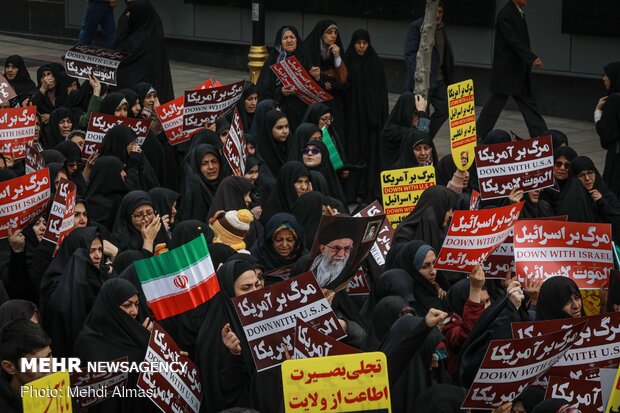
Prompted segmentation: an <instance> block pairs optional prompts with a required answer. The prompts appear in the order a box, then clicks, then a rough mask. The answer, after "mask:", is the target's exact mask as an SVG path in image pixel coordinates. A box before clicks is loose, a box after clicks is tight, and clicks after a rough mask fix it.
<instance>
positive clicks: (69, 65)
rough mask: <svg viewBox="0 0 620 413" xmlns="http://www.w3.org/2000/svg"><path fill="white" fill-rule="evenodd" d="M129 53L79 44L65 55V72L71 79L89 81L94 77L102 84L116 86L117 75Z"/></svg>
mask: <svg viewBox="0 0 620 413" xmlns="http://www.w3.org/2000/svg"><path fill="white" fill-rule="evenodd" d="M127 56H129V54H128V53H123V52H119V51H117V50H110V49H103V48H100V47H94V46H87V45H85V44H77V45H75V46H73V47H72V48H71V49H69V50H68V51H67V53H65V59H64V60H65V71H66V72H67V74H68V75H69V76H70V77H77V78H78V79H88V76H90V75H93V76H95V77H96V78H97V79H99V81H100V82H101V83H107V84H108V85H112V86H116V85H117V78H116V74H117V71H118V66H119V65H120V64H121V61H122V60H123V59H124V58H125V57H127Z"/></svg>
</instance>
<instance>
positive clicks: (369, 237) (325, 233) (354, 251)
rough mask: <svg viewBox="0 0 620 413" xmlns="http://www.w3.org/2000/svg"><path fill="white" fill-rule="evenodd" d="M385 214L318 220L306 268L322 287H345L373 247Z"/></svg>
mask: <svg viewBox="0 0 620 413" xmlns="http://www.w3.org/2000/svg"><path fill="white" fill-rule="evenodd" d="M384 219H385V215H375V216H372V217H349V216H345V215H336V216H327V215H323V216H322V217H321V222H320V223H319V228H318V229H317V232H316V236H315V238H314V242H313V243H312V248H311V249H310V254H308V262H307V264H306V269H307V270H309V271H312V272H313V273H314V275H315V277H316V279H317V281H318V283H319V285H320V286H321V288H328V289H330V290H336V291H340V290H342V289H344V288H346V283H347V282H348V281H349V278H351V277H352V276H353V275H354V274H355V272H356V271H357V269H358V268H359V267H360V265H361V263H362V261H364V260H365V259H366V257H367V256H368V253H369V252H370V248H371V247H372V246H373V245H374V243H375V240H376V239H377V235H378V234H379V230H380V229H381V225H383V221H384Z"/></svg>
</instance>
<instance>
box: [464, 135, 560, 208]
mask: <svg viewBox="0 0 620 413" xmlns="http://www.w3.org/2000/svg"><path fill="white" fill-rule="evenodd" d="M476 170H477V172H478V181H479V183H480V195H481V196H482V199H494V198H502V197H505V196H508V195H510V192H511V191H512V190H513V189H522V190H524V191H525V192H528V191H532V190H534V189H542V188H548V187H550V186H553V184H554V182H555V181H554V178H553V144H552V142H551V136H545V137H542V138H536V139H528V140H525V141H520V142H506V143H497V144H493V145H483V146H476Z"/></svg>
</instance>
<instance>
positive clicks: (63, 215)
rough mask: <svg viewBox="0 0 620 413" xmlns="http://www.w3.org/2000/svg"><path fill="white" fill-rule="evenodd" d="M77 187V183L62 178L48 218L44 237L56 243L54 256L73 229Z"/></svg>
mask: <svg viewBox="0 0 620 413" xmlns="http://www.w3.org/2000/svg"><path fill="white" fill-rule="evenodd" d="M76 194H77V188H76V186H75V184H74V183H73V182H71V181H69V180H67V179H63V178H61V179H60V182H59V183H58V189H57V190H56V195H54V202H52V209H51V210H50V215H49V218H48V219H47V229H46V230H45V234H43V239H44V240H47V241H49V242H51V243H52V244H56V248H55V249H54V254H53V255H54V256H56V254H57V253H58V248H60V246H61V245H62V242H63V241H64V239H65V237H66V236H67V235H69V233H70V232H71V231H72V230H73V224H74V222H75V219H74V217H73V210H74V209H75V198H76Z"/></svg>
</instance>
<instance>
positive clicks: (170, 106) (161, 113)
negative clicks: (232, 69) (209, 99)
mask: <svg viewBox="0 0 620 413" xmlns="http://www.w3.org/2000/svg"><path fill="white" fill-rule="evenodd" d="M218 86H222V84H221V83H220V82H219V81H217V80H216V81H215V83H214V82H213V80H211V79H207V80H205V81H204V82H202V84H200V85H199V86H198V87H196V88H195V89H194V90H200V89H211V88H213V87H218ZM184 100H185V96H179V97H178V98H176V99H173V100H171V101H170V102H166V103H164V104H162V105H159V106H158V107H156V108H155V110H156V111H157V116H158V117H159V121H160V122H161V126H162V128H163V129H164V132H166V136H167V137H168V141H169V142H170V145H178V144H179V143H183V142H185V141H188V140H190V139H191V134H190V133H189V131H184V130H183V107H184V106H183V101H184Z"/></svg>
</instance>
